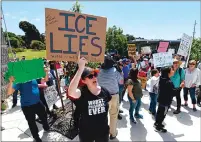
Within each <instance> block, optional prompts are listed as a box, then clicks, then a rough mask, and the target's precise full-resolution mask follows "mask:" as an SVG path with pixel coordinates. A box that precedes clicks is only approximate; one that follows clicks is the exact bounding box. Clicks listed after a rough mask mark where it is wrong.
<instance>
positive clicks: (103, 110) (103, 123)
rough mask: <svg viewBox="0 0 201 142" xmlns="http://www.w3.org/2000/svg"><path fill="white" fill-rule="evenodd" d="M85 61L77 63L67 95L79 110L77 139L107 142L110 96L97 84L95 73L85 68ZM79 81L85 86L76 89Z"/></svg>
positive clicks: (80, 60)
mask: <svg viewBox="0 0 201 142" xmlns="http://www.w3.org/2000/svg"><path fill="white" fill-rule="evenodd" d="M85 64H87V61H86V59H85V58H81V59H79V61H78V66H79V69H78V70H77V73H76V74H75V76H74V78H73V79H72V81H71V83H70V85H69V89H68V94H69V96H70V97H72V98H73V99H76V103H77V104H78V105H77V107H79V110H80V113H81V114H80V119H79V138H80V141H81V142H93V141H95V142H108V141H109V126H108V109H109V101H110V100H111V96H110V94H109V92H108V91H107V90H106V89H104V88H102V87H100V86H99V85H98V83H97V75H98V74H97V72H96V71H95V70H92V69H91V68H86V67H85ZM80 79H82V82H83V83H84V84H85V86H83V87H82V88H81V89H78V84H79V81H80Z"/></svg>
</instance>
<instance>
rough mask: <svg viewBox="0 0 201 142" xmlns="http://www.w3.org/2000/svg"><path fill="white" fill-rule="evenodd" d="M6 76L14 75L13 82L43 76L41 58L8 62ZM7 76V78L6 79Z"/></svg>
mask: <svg viewBox="0 0 201 142" xmlns="http://www.w3.org/2000/svg"><path fill="white" fill-rule="evenodd" d="M8 74H9V75H8V76H7V77H8V78H9V77H10V76H14V78H15V81H14V83H16V84H17V83H25V82H28V81H31V80H33V79H38V78H42V77H45V71H44V68H43V60H42V59H33V60H23V61H18V62H9V63H8ZM8 78H7V80H8Z"/></svg>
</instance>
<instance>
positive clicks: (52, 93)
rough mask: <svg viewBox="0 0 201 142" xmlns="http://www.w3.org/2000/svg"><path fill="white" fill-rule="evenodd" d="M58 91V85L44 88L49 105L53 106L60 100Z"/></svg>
mask: <svg viewBox="0 0 201 142" xmlns="http://www.w3.org/2000/svg"><path fill="white" fill-rule="evenodd" d="M57 95H58V92H57V90H56V86H55V85H53V86H49V87H47V88H45V89H44V96H45V100H46V102H47V105H48V107H51V106H52V105H53V104H55V103H56V102H57V101H58V100H59V97H57Z"/></svg>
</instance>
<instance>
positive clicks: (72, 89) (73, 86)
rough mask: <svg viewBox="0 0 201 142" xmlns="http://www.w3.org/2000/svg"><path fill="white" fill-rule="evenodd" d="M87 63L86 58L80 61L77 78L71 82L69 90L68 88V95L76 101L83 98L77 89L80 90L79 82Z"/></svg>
mask: <svg viewBox="0 0 201 142" xmlns="http://www.w3.org/2000/svg"><path fill="white" fill-rule="evenodd" d="M86 63H87V61H86V59H85V58H81V59H79V61H78V66H79V68H78V70H77V72H76V74H75V76H74V77H73V79H72V80H71V82H70V85H69V88H68V95H69V96H71V97H73V98H75V99H78V98H80V96H81V92H80V90H79V89H77V88H78V84H79V81H80V79H81V75H82V73H83V71H84V68H85V64H86Z"/></svg>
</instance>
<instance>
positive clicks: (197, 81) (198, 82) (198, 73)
mask: <svg viewBox="0 0 201 142" xmlns="http://www.w3.org/2000/svg"><path fill="white" fill-rule="evenodd" d="M200 77H201V76H200V70H199V69H197V74H196V78H197V79H196V82H195V86H196V87H198V86H199V85H200Z"/></svg>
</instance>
